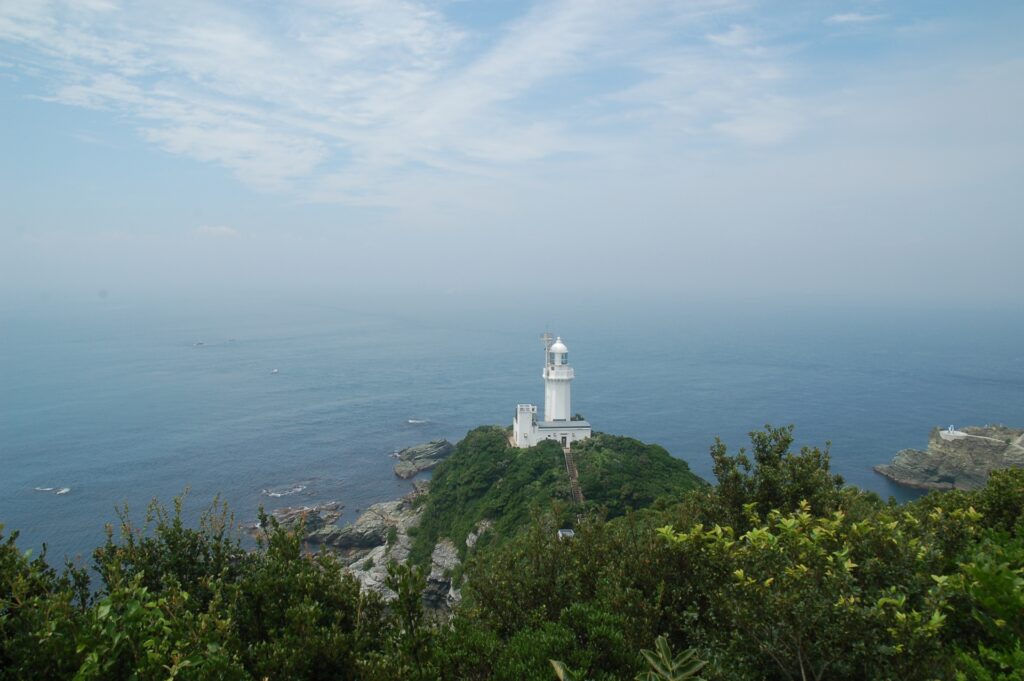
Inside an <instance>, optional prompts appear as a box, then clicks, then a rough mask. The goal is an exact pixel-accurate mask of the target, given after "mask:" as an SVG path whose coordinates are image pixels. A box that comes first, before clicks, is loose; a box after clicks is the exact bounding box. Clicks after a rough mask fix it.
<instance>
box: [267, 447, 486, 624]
mask: <svg viewBox="0 0 1024 681" xmlns="http://www.w3.org/2000/svg"><path fill="white" fill-rule="evenodd" d="M454 449H455V447H454V445H452V443H450V442H448V441H447V440H435V441H433V442H428V443H425V444H421V445H416V446H414V447H407V448H406V449H403V450H401V451H400V452H398V453H397V454H396V455H395V456H397V458H398V459H399V462H398V463H397V464H396V465H395V475H397V476H398V477H400V478H402V479H404V480H407V479H409V478H412V477H414V476H416V475H417V474H419V473H420V472H422V471H425V470H429V469H431V468H433V467H434V466H436V465H437V464H438V463H440V462H441V461H442V460H443V459H444V458H446V457H447V456H448V455H449V454H451V452H452V451H454ZM429 490H430V482H429V481H416V482H414V483H413V489H412V491H411V492H409V493H408V494H406V495H405V496H403V497H402V498H400V499H395V500H393V501H382V502H380V503H376V504H373V505H372V506H369V507H368V508H366V509H365V510H363V511H362V513H360V515H359V517H358V518H356V520H355V521H354V522H351V523H348V524H346V525H341V526H339V525H338V524H337V521H338V520H339V519H340V517H341V512H342V509H343V508H344V506H343V505H342V504H341V503H340V502H337V501H329V502H325V503H321V504H317V505H315V506H295V507H287V508H279V509H275V510H274V511H272V512H271V514H270V515H271V516H272V517H273V518H274V519H275V520H277V522H278V523H279V524H280V525H281V526H283V527H286V528H288V529H292V530H298V528H299V527H300V526H301V527H302V528H303V534H304V535H305V536H304V541H305V543H306V545H307V547H308V548H309V549H310V550H312V551H316V552H319V551H328V552H330V553H333V554H334V555H336V556H337V557H338V558H339V560H340V561H341V562H342V563H343V564H344V565H345V570H346V571H347V572H349V573H350V574H351V575H352V576H353V577H355V578H356V579H357V580H358V581H359V583H360V585H361V586H362V588H363V589H364V590H366V591H373V592H375V593H378V594H380V595H381V596H383V597H384V598H385V599H386V600H390V599H392V598H394V597H395V593H394V592H393V591H392V590H391V589H389V588H388V587H387V585H386V581H387V576H388V565H389V564H390V563H391V562H396V563H399V564H405V563H406V562H407V561H408V560H409V552H410V551H411V549H412V544H413V540H412V536H411V534H410V531H412V530H414V528H415V527H417V526H418V525H419V522H420V519H421V517H422V515H423V509H424V497H425V496H426V495H427V494H428V493H429ZM303 523H304V524H303ZM489 528H490V523H489V522H487V521H484V522H481V523H480V524H479V525H478V527H476V528H475V530H474V532H472V533H470V535H469V537H467V538H466V546H467V548H468V549H472V548H473V547H474V546H475V545H476V541H477V539H478V538H479V536H480V535H481V534H483V533H484V532H486V531H487V530H488V529H489ZM259 531H260V528H259V526H256V527H254V528H253V532H254V533H255V532H259ZM460 565H461V560H460V559H459V550H458V547H457V546H456V545H455V544H454V543H453V542H452V541H451V540H449V539H442V540H441V541H439V542H437V544H436V545H435V546H434V551H433V553H432V555H431V562H430V572H429V575H428V577H427V588H426V590H425V591H424V594H423V600H424V605H425V607H426V608H427V609H428V610H429V611H431V612H433V613H434V614H440V615H444V614H446V613H449V612H450V611H451V609H452V608H453V607H454V606H455V605H456V604H457V603H458V602H459V601H460V600H461V596H460V594H459V589H458V588H457V586H456V585H453V584H452V574H453V573H454V572H455V571H456V570H457V568H458V567H459V566H460Z"/></svg>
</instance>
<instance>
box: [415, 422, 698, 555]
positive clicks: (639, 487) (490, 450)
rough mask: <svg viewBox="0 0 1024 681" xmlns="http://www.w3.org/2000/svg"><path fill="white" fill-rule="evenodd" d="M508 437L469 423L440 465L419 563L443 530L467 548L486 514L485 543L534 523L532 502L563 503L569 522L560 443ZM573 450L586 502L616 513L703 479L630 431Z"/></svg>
mask: <svg viewBox="0 0 1024 681" xmlns="http://www.w3.org/2000/svg"><path fill="white" fill-rule="evenodd" d="M506 437H507V433H506V431H505V430H504V429H503V428H499V427H495V426H483V427H480V428H476V429H474V430H471V431H470V432H469V433H467V434H466V437H465V438H464V439H463V440H462V441H461V442H459V443H458V445H456V448H455V452H454V453H453V454H452V455H451V456H449V457H448V459H446V460H445V461H444V462H442V463H441V464H440V465H439V466H438V467H437V468H436V469H434V474H433V477H432V481H431V488H430V494H429V495H428V496H427V499H426V502H425V503H426V504H427V508H426V510H425V512H424V515H423V520H422V522H421V524H420V527H419V529H418V530H417V531H416V537H415V541H414V544H413V551H412V561H413V562H416V563H422V562H426V561H427V560H428V559H429V557H430V552H431V550H432V549H433V546H434V543H435V542H436V541H437V540H438V539H439V538H441V537H448V538H450V539H452V540H453V541H454V542H455V545H456V546H458V547H459V549H460V551H463V550H464V549H465V539H466V535H467V534H469V532H470V531H471V530H472V529H473V527H474V526H475V525H476V524H477V523H478V522H479V521H480V520H482V519H484V518H487V519H490V520H493V521H494V527H493V529H492V530H491V531H489V532H488V533H486V534H485V535H484V536H483V537H482V538H481V546H483V545H487V544H495V543H502V542H503V541H504V540H506V539H508V538H509V537H512V536H513V535H515V533H516V532H518V531H519V529H520V528H522V527H524V526H525V525H526V524H528V522H529V520H530V516H531V513H532V512H533V511H534V509H540V510H544V511H546V510H550V509H551V508H552V504H558V502H561V505H560V506H561V508H562V513H563V514H564V515H565V516H566V517H565V521H566V522H569V521H571V518H572V515H573V511H572V509H571V507H570V505H569V500H570V498H569V479H568V477H567V476H566V473H565V463H564V459H563V457H562V449H561V447H559V446H558V445H557V444H555V443H554V442H544V443H541V444H539V445H537V446H536V447H531V448H529V449H515V448H513V447H509V446H508V443H507V440H506ZM573 453H574V454H575V457H576V465H577V468H578V469H579V473H580V484H581V486H582V488H583V494H584V496H585V497H586V499H587V506H588V508H596V507H599V506H603V507H606V508H607V509H608V515H609V516H611V517H614V516H617V515H622V514H623V513H625V512H626V510H627V509H636V508H642V507H645V506H648V505H650V504H651V503H653V502H654V500H655V499H657V498H659V497H676V496H678V495H679V494H680V493H681V492H682V491H684V490H687V489H693V488H694V487H697V486H699V485H702V484H704V483H703V481H702V480H701V479H700V478H698V477H697V476H695V475H694V474H693V473H691V472H690V468H689V466H688V465H687V464H686V462H685V461H682V460H680V459H675V458H673V457H672V456H671V455H670V454H669V453H668V452H667V451H666V450H665V449H664V448H663V447H659V446H657V445H646V444H644V443H642V442H640V441H638V440H634V439H632V438H626V437H617V436H613V435H604V434H597V435H595V436H594V437H593V438H591V439H590V440H587V441H586V442H584V443H582V444H577V445H576V446H575V448H574V449H573Z"/></svg>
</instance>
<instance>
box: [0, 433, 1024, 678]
mask: <svg viewBox="0 0 1024 681" xmlns="http://www.w3.org/2000/svg"><path fill="white" fill-rule="evenodd" d="M504 438H505V433H504V432H503V431H502V430H501V429H478V430H476V431H472V432H471V433H470V435H469V436H468V437H467V440H470V443H469V444H466V445H465V446H463V448H462V449H461V453H460V452H459V451H457V452H456V454H455V455H453V457H454V456H459V457H461V463H459V464H458V465H455V466H452V467H450V468H447V472H445V468H444V467H443V466H442V467H439V469H438V471H439V473H441V475H439V476H438V477H440V478H441V481H440V486H439V488H440V489H441V490H442V493H441V494H440V495H439V497H438V498H439V499H440V500H441V501H440V502H438V506H437V507H435V508H434V509H433V510H431V509H430V507H429V506H428V508H427V511H428V517H429V518H432V520H430V522H429V523H427V524H426V525H425V526H423V527H422V528H421V531H420V533H419V535H423V536H427V537H429V536H431V535H433V536H438V533H440V532H442V531H443V532H445V533H446V535H448V536H451V534H455V535H456V537H455V538H456V539H458V533H459V532H468V531H469V530H470V529H472V527H473V526H474V525H475V524H476V522H477V521H478V520H479V519H481V518H493V519H496V520H497V523H496V525H495V527H494V528H492V529H491V530H490V531H489V532H488V533H486V534H484V535H483V536H482V537H481V540H480V542H479V543H478V545H477V546H478V549H477V550H476V551H474V552H473V553H472V554H471V555H470V556H469V559H468V561H467V563H466V565H465V566H464V570H465V575H466V577H467V580H466V582H465V584H464V585H463V588H462V593H463V603H462V605H461V606H460V607H459V608H457V609H456V611H455V612H454V613H453V616H452V618H451V620H450V621H437V620H435V619H434V618H433V617H431V616H430V614H429V613H427V612H425V611H424V607H423V593H424V589H425V587H426V578H425V573H424V570H423V569H422V568H419V567H415V566H397V565H391V566H389V574H388V579H387V586H388V588H389V589H390V590H391V591H393V592H394V593H395V595H396V597H395V599H394V600H393V601H391V602H389V603H385V602H383V601H382V600H381V599H380V598H379V597H377V596H376V595H374V594H371V593H362V592H361V590H360V588H359V585H358V584H357V583H356V582H355V581H354V580H353V579H352V578H351V577H350V576H348V575H347V574H346V573H345V572H344V570H343V568H342V565H341V564H340V563H339V562H338V561H337V560H336V559H334V558H333V557H332V556H330V555H319V556H311V555H308V554H306V553H305V552H304V551H303V545H302V541H301V531H299V532H290V531H287V530H285V529H284V528H281V527H279V526H278V524H277V523H276V522H275V521H274V520H273V518H269V517H267V516H266V515H264V514H262V513H261V526H262V527H263V528H264V532H263V534H262V535H261V537H260V538H259V540H258V543H257V547H256V549H255V550H254V551H245V550H243V549H242V547H241V542H240V539H239V537H238V536H237V532H236V530H235V529H234V528H233V522H232V521H231V519H230V514H229V513H228V512H227V510H226V509H225V508H224V507H223V505H219V504H216V503H215V504H214V505H213V506H212V507H211V508H210V509H208V510H207V512H206V513H204V514H203V516H202V518H201V519H200V521H199V523H198V526H197V527H189V526H188V525H187V524H186V523H185V522H183V520H182V499H177V500H175V504H174V507H173V509H172V510H170V511H168V510H165V509H163V508H162V507H160V506H158V505H155V504H154V505H152V506H151V507H150V508H149V509H148V512H147V514H146V521H145V523H144V524H143V525H141V526H136V525H135V524H134V523H133V522H132V520H131V518H130V514H129V513H128V511H127V509H125V510H122V511H121V513H120V519H121V526H120V529H119V532H117V533H116V534H115V533H114V531H113V530H112V529H111V530H110V531H109V532H108V539H107V541H106V542H105V544H104V546H102V547H101V548H100V549H98V550H97V551H96V552H95V564H96V573H97V574H98V575H99V581H98V583H97V584H95V585H90V583H89V579H88V576H87V573H86V572H85V571H84V570H83V569H82V568H80V567H74V566H70V565H66V566H64V568H63V570H61V571H57V570H54V569H53V568H51V567H50V566H49V565H47V563H46V561H45V559H44V557H43V556H40V557H38V558H35V559H33V558H31V557H30V556H29V555H28V554H24V553H21V552H19V551H18V549H17V547H16V545H15V539H16V533H15V534H12V535H11V536H9V537H7V538H4V537H3V536H2V535H0V681H7V680H9V679H36V678H45V679H72V678H75V679H108V678H109V679H120V678H125V679H128V678H135V679H168V678H176V679H199V680H202V679H268V678H273V679H278V678H282V679H297V680H303V679H367V680H370V681H383V680H384V679H389V680H390V679H412V680H414V681H433V680H435V679H438V680H441V679H443V680H445V681H449V680H450V681H455V680H460V681H461V680H463V679H468V680H472V679H479V680H483V679H517V680H518V679H550V678H551V677H552V668H554V670H555V674H556V675H558V678H562V679H570V678H572V679H591V680H594V681H605V680H611V679H628V678H637V679H644V680H645V681H650V680H651V679H658V680H666V679H683V678H697V674H700V675H701V676H702V677H703V678H707V679H716V680H719V679H723V680H724V679H728V680H736V681H740V680H748V679H749V680H754V679H757V680H761V679H764V680H767V681H776V680H779V681H781V680H782V679H801V680H804V679H825V678H828V679H836V680H837V681H844V680H853V679H865V678H899V679H908V680H911V681H912V680H914V679H922V680H923V679H953V678H955V679H962V680H968V679H970V680H974V679H979V680H982V681H988V680H992V681H996V680H998V681H1024V676H1022V672H1021V670H1022V669H1024V645H1022V640H1024V616H1022V615H1024V523H1022V521H1021V518H1022V516H1024V470H1010V471H1001V472H999V473H996V474H993V476H992V478H991V479H990V481H989V483H988V485H987V486H986V487H985V488H983V489H981V490H978V491H977V492H949V493H934V494H929V495H927V496H925V497H923V498H921V499H919V500H917V501H914V502H910V503H907V504H903V505H898V504H895V503H894V502H893V503H889V504H883V503H881V502H880V501H879V500H878V499H877V497H875V496H874V495H869V494H864V493H862V492H859V491H858V490H855V489H852V488H844V487H842V486H841V481H839V480H838V479H837V478H836V477H835V476H833V475H831V474H830V473H829V472H828V456H827V450H826V451H824V452H822V451H820V450H815V449H805V450H802V451H801V452H800V453H799V454H792V453H791V452H790V451H789V446H790V444H791V440H792V431H791V429H772V428H769V429H767V430H766V431H764V432H761V433H756V434H754V435H753V436H752V440H753V442H754V451H755V455H754V459H753V462H752V463H751V462H750V461H749V460H748V461H747V462H746V463H745V464H744V462H743V459H742V458H741V457H743V458H745V456H746V455H745V454H743V453H741V454H740V455H739V456H737V457H730V456H728V455H727V454H726V453H725V451H724V447H719V446H718V445H716V447H715V448H713V450H712V454H713V456H716V457H717V458H716V470H717V472H718V473H719V480H720V482H719V485H718V487H716V488H713V489H708V488H705V487H700V486H698V487H696V488H693V489H691V490H690V491H689V492H680V491H679V490H680V485H681V484H683V483H684V481H685V480H686V479H688V478H684V477H682V476H680V477H678V478H676V479H674V481H671V482H668V483H664V485H663V487H659V486H658V484H654V483H651V484H647V483H648V481H646V480H644V479H643V476H641V477H640V479H638V484H639V485H640V487H634V488H633V495H632V496H629V497H624V496H623V494H622V490H623V489H624V487H625V484H626V483H628V482H631V481H637V479H631V478H630V477H629V474H628V473H627V472H626V471H625V470H621V469H620V468H619V467H620V466H624V464H622V461H624V460H626V459H622V460H620V459H619V458H618V457H626V458H628V457H629V456H632V457H634V462H640V461H641V457H645V456H646V457H647V458H646V459H645V460H644V463H645V465H647V466H648V474H650V472H651V471H655V472H656V474H657V475H658V476H664V477H668V478H671V477H672V476H673V475H677V474H678V469H676V473H673V472H672V470H669V469H666V468H662V467H660V464H659V463H658V461H659V459H660V457H661V455H662V453H664V450H660V452H659V451H658V450H659V449H660V448H651V447H649V446H647V445H643V444H641V443H637V442H636V441H634V440H629V439H626V438H610V437H608V436H598V437H595V438H594V440H593V442H591V443H589V444H588V445H587V446H586V447H580V448H578V449H577V450H575V451H576V452H577V456H578V458H579V459H580V460H582V461H583V462H582V463H581V464H579V465H580V472H581V476H582V475H583V473H584V471H585V470H586V471H587V474H588V475H593V476H595V479H597V480H599V481H600V482H599V485H600V487H599V491H598V492H597V494H598V495H599V494H600V493H601V492H600V490H601V489H614V490H616V491H615V493H614V494H613V495H612V496H610V497H608V498H606V499H601V500H599V501H595V502H594V503H595V505H597V504H600V505H601V506H603V507H605V508H606V509H608V511H609V515H614V514H615V513H619V512H621V513H622V515H619V516H618V517H611V518H609V519H606V518H605V517H604V516H602V515H600V514H597V513H590V514H587V515H586V516H585V517H583V518H582V519H578V522H576V523H575V529H576V536H575V538H574V539H573V540H571V541H559V540H558V539H557V538H556V534H555V530H556V529H557V528H558V527H560V526H562V523H563V522H564V521H565V520H566V518H567V517H570V516H575V511H576V509H573V508H572V507H571V506H570V505H569V504H568V503H563V504H562V505H559V503H558V501H557V500H558V496H557V495H558V492H557V491H556V490H558V489H560V487H559V486H562V487H561V489H565V488H567V485H565V484H564V483H565V482H566V481H565V477H564V475H565V474H564V468H563V467H562V461H561V451H560V449H559V448H558V447H557V445H544V446H540V447H535V448H532V449H529V450H511V449H510V448H508V447H507V446H506V445H505V441H504ZM460 446H461V445H460ZM665 456H667V453H666V454H665ZM449 461H451V459H449ZM588 465H589V466H590V469H589V470H588V469H587V466H588ZM559 474H560V475H561V476H562V477H561V478H559V477H558V476H559ZM435 480H436V478H435ZM663 482H664V481H663ZM595 484H598V483H595ZM637 490H639V491H637ZM615 495H617V496H615ZM802 495H804V496H802ZM431 496H433V495H431ZM552 499H554V500H555V504H554V506H552ZM652 499H653V500H654V503H651V504H650V505H649V506H648V507H646V508H643V509H641V510H637V511H633V510H631V506H630V504H632V503H637V504H640V503H648V502H649V501H650V500H652ZM616 503H618V504H619V505H618V506H617V505H616ZM506 514H507V515H508V516H509V517H511V518H513V519H514V522H513V521H505V519H504V518H505V515H506ZM451 528H456V529H455V530H452V529H451ZM0 530H2V528H0ZM449 533H451V534H449ZM44 553H45V552H44ZM90 586H93V590H91V589H90ZM651 641H655V642H656V643H655V646H654V649H653V650H645V647H646V646H649V645H650V642H651ZM673 649H675V650H685V651H686V652H684V653H682V654H680V655H673V654H672V650H673ZM552 660H560V661H562V662H552ZM704 660H706V661H707V662H706V664H705V663H704V662H703V661H704Z"/></svg>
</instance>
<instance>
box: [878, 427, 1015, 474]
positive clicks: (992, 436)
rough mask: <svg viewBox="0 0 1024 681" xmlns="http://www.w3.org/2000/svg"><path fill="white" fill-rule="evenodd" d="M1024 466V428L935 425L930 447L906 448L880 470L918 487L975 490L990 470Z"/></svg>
mask: <svg viewBox="0 0 1024 681" xmlns="http://www.w3.org/2000/svg"><path fill="white" fill-rule="evenodd" d="M1020 467H1024V430H1021V429H1018V428H1007V427H1006V426H1001V425H988V426H967V427H964V428H960V429H955V428H953V429H949V428H947V429H944V430H943V429H939V428H933V429H932V431H931V433H930V434H929V436H928V449H927V450H924V451H922V450H919V449H903V450H900V451H899V452H897V453H896V455H895V456H894V457H893V459H892V462H891V463H889V464H882V465H879V466H875V467H874V470H875V472H876V473H879V474H881V475H884V476H885V477H887V478H889V479H890V480H892V481H893V482H896V483H898V484H900V485H905V486H907V487H915V488H918V489H940V490H942V489H961V490H973V489H978V488H980V487H982V486H983V485H984V484H985V482H986V481H987V480H988V476H989V473H991V472H992V471H994V470H999V469H1002V468H1020Z"/></svg>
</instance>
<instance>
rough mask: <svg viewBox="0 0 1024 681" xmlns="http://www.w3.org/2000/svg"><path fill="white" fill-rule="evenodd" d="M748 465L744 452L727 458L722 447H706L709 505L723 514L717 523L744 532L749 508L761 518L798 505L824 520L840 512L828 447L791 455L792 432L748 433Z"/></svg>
mask: <svg viewBox="0 0 1024 681" xmlns="http://www.w3.org/2000/svg"><path fill="white" fill-rule="evenodd" d="M750 442H751V445H752V447H753V451H752V454H753V457H754V459H753V462H751V460H750V458H749V457H747V453H746V450H745V449H740V451H739V453H738V454H736V455H735V456H730V455H729V454H728V450H727V448H726V446H725V444H724V443H723V442H722V441H721V440H719V439H718V438H715V444H714V445H713V446H712V447H711V458H712V460H713V461H714V470H715V478H716V479H717V480H718V486H717V488H716V489H715V491H714V496H713V499H714V501H715V502H717V504H716V505H718V506H719V507H720V509H721V512H722V517H721V518H719V519H718V521H719V522H722V523H724V524H728V525H730V526H731V527H734V528H737V529H741V528H745V526H746V524H747V520H748V513H747V511H746V508H747V505H748V504H756V510H757V511H758V513H759V514H760V515H762V516H763V515H765V514H766V513H768V511H770V510H773V509H777V510H782V511H792V510H795V509H796V508H797V507H798V506H799V505H800V504H801V503H802V502H807V503H808V504H809V505H810V508H811V510H812V512H814V513H816V514H818V515H827V514H829V513H831V512H833V511H835V510H837V509H838V508H839V501H840V498H841V494H840V490H841V489H842V486H843V479H842V478H841V477H839V476H838V475H833V474H832V473H831V472H830V471H829V446H828V444H827V443H826V445H825V449H824V450H822V449H819V448H817V447H803V448H801V450H800V452H799V453H796V454H794V453H793V452H791V451H790V449H789V448H790V446H791V445H792V444H793V426H786V427H784V428H774V427H772V426H771V425H766V426H765V429H764V430H763V431H754V432H752V433H750Z"/></svg>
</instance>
